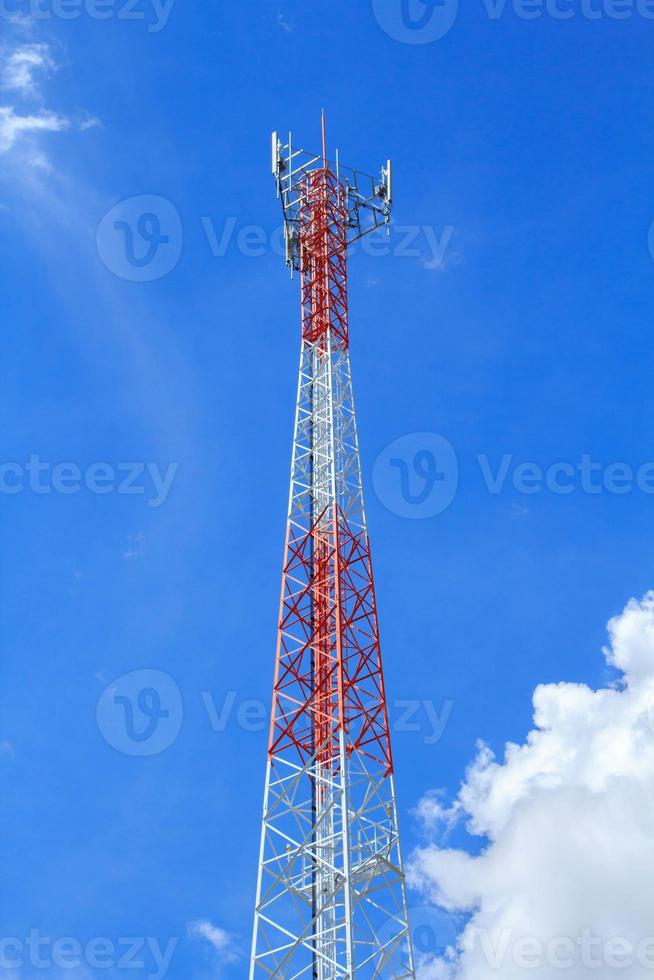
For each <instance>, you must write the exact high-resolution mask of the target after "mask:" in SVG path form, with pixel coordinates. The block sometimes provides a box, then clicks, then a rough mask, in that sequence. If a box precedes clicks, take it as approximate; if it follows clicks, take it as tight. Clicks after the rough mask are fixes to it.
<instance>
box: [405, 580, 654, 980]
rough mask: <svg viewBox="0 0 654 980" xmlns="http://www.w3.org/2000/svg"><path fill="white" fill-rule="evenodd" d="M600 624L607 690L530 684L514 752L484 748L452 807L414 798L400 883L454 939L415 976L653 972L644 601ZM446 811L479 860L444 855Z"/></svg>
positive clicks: (505, 978) (651, 748)
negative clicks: (604, 632)
mask: <svg viewBox="0 0 654 980" xmlns="http://www.w3.org/2000/svg"><path fill="white" fill-rule="evenodd" d="M608 629H609V636H610V646H609V648H608V649H606V650H605V651H604V653H605V657H606V660H607V662H608V664H609V666H610V667H612V668H615V669H616V670H617V671H618V672H619V677H618V678H617V680H616V682H615V684H613V685H611V686H608V687H605V688H602V689H600V690H591V689H590V688H589V687H587V686H585V685H582V684H567V683H561V684H549V685H543V686H540V687H538V688H537V689H536V691H535V694H534V723H535V728H534V730H533V731H531V732H530V733H529V735H528V736H527V739H526V741H525V742H524V744H522V745H514V744H508V745H507V746H506V751H505V757H504V761H503V762H497V761H496V760H495V758H494V757H493V755H492V753H491V752H490V750H489V749H488V748H487V747H486V746H484V745H481V746H480V748H479V752H478V755H477V758H476V759H475V761H474V762H473V764H472V766H471V767H470V769H469V771H468V773H467V775H466V779H465V782H464V784H463V786H462V789H461V791H460V793H459V795H458V798H457V800H456V801H455V803H454V804H453V808H452V807H446V806H444V804H443V803H442V802H441V797H439V796H436V795H433V794H430V795H429V796H428V797H426V798H425V799H424V800H423V801H422V802H421V804H420V807H419V813H420V815H421V816H422V819H423V824H424V825H425V826H426V827H428V828H430V829H431V831H432V834H433V842H432V843H430V844H429V845H427V846H425V847H422V848H420V849H418V850H417V851H416V852H415V853H414V854H413V856H412V860H411V862H410V878H411V881H412V883H413V884H414V885H415V886H417V887H418V888H420V889H422V890H423V892H424V893H425V894H426V895H428V896H429V898H430V899H431V900H432V901H433V902H435V903H437V904H438V905H439V907H440V908H442V909H444V910H446V911H447V912H448V913H449V914H450V915H451V916H452V918H453V920H454V922H455V923H456V924H457V928H458V930H459V938H458V948H457V949H456V950H450V951H449V953H447V952H445V953H443V952H442V951H441V953H440V954H439V955H436V956H428V957H427V958H426V959H425V961H424V962H423V965H422V973H421V980H452V978H457V980H490V978H491V977H492V978H493V980H498V978H499V977H501V978H502V980H517V978H518V977H520V978H524V977H525V976H527V975H528V976H531V977H533V978H535V980H555V978H556V980H559V978H560V977H561V976H562V975H566V974H567V975H568V976H573V977H574V978H575V980H578V978H580V977H585V976H593V977H596V978H597V980H609V978H614V977H615V975H616V971H617V972H619V973H620V974H621V975H622V977H624V978H625V980H642V978H644V977H645V976H651V975H652V971H653V970H654V939H652V937H654V917H653V916H652V909H653V907H654V903H653V900H652V894H653V886H652V882H653V881H654V818H653V813H654V712H653V710H652V706H653V704H654V592H651V593H648V594H647V595H646V596H645V597H644V598H643V599H642V601H640V602H637V601H635V600H632V601H631V602H630V603H629V604H628V605H627V607H626V609H625V610H624V611H623V613H622V614H621V615H620V616H617V617H616V618H614V619H612V620H611V622H610V623H609V626H608ZM453 812H456V813H457V815H461V816H463V817H464V818H465V819H466V821H467V823H466V827H467V830H468V831H469V833H470V834H472V835H476V836H478V837H482V838H485V839H486V842H487V846H486V848H485V850H483V851H482V852H481V853H480V854H478V855H477V856H471V855H470V854H469V853H467V852H466V851H462V850H454V849H451V848H448V847H447V846H445V842H444V837H443V835H442V833H441V834H440V835H439V832H441V831H447V829H448V827H449V826H450V825H451V818H452V814H453ZM475 850H476V851H478V847H476V848H475Z"/></svg>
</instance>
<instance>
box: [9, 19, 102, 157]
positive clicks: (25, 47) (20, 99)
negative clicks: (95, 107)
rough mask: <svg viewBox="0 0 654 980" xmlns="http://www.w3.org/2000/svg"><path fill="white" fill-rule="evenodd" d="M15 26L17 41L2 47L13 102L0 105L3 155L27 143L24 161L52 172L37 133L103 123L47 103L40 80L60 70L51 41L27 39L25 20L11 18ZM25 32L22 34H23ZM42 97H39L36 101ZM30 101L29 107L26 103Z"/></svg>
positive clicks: (80, 128) (84, 127)
mask: <svg viewBox="0 0 654 980" xmlns="http://www.w3.org/2000/svg"><path fill="white" fill-rule="evenodd" d="M12 27H13V28H14V34H15V39H14V44H13V46H12V45H11V44H6V45H5V47H4V48H3V49H2V50H0V90H2V91H4V92H6V93H8V95H7V98H11V99H12V104H8V103H5V104H4V105H0V155H2V154H5V153H7V152H8V151H9V150H11V149H12V148H14V147H16V146H18V145H21V144H22V143H23V142H24V143H25V144H26V153H25V154H24V157H23V160H22V161H21V162H23V163H26V164H27V165H28V166H29V167H30V168H31V169H33V170H39V171H41V173H45V174H49V173H51V172H52V169H53V168H52V166H51V164H50V161H49V159H48V157H47V155H46V154H45V152H44V151H43V149H42V148H41V147H40V146H39V144H38V141H37V137H38V135H39V134H43V133H61V132H63V131H64V130H73V129H76V130H86V129H90V128H91V127H93V126H97V125H99V122H98V120H97V119H96V118H95V117H94V116H92V115H90V114H89V113H86V114H80V113H77V114H76V116H75V117H71V116H69V115H68V114H65V113H62V112H56V111H53V110H51V109H49V108H48V107H46V106H45V105H41V106H39V105H38V102H41V101H44V100H43V98H42V92H41V90H40V87H39V84H38V83H39V81H42V80H43V79H45V78H47V77H48V76H49V75H52V74H54V73H55V72H56V71H58V70H59V65H58V64H57V61H56V59H55V58H54V56H53V54H52V49H51V47H50V45H48V44H45V43H43V42H38V43H37V42H30V43H26V41H25V37H24V34H25V32H26V30H27V27H26V25H25V24H24V23H23V21H22V20H18V21H15V20H14V21H11V22H10V29H11V28H12ZM21 35H22V36H21ZM37 99H38V101H36V100H37ZM26 101H28V102H29V103H30V104H29V108H24V107H23V104H24V103H25V102H26Z"/></svg>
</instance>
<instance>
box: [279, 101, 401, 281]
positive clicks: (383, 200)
mask: <svg viewBox="0 0 654 980" xmlns="http://www.w3.org/2000/svg"><path fill="white" fill-rule="evenodd" d="M316 171H319V172H323V173H331V174H332V175H333V176H334V177H335V178H336V184H337V186H338V188H339V194H340V195H342V207H343V213H344V215H345V236H346V243H347V245H349V244H351V243H352V242H355V241H356V240H357V239H358V238H363V237H364V235H369V234H370V232H372V231H376V230H377V228H381V227H382V226H383V225H385V226H386V227H387V228H388V227H389V225H390V220H391V208H392V205H393V186H392V166H391V161H390V160H387V161H386V165H385V166H382V168H381V173H380V176H379V177H373V176H372V175H371V174H368V173H364V172H363V171H362V170H354V169H353V168H352V167H347V166H345V165H344V164H343V163H341V160H340V154H339V151H338V150H336V151H335V156H334V159H333V160H330V159H328V157H327V141H326V136H325V117H324V114H323V119H322V153H319V154H315V153H310V152H309V151H307V150H304V149H301V148H299V147H296V146H294V145H293V138H292V134H291V133H289V134H288V142H287V143H283V142H282V140H281V139H280V137H279V134H278V133H276V132H275V133H273V134H272V172H273V176H274V178H275V182H276V184H277V196H278V197H279V199H280V200H281V202H282V212H283V215H284V234H285V240H286V264H287V265H288V267H289V269H291V271H293V270H296V271H299V270H300V269H301V254H300V253H301V248H300V214H301V211H302V208H303V206H304V204H305V203H306V200H307V194H308V187H309V184H310V178H311V175H312V174H313V173H315V172H316Z"/></svg>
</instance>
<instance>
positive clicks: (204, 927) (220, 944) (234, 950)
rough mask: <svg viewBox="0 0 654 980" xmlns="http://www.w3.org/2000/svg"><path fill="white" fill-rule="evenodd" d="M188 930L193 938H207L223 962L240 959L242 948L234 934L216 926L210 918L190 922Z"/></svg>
mask: <svg viewBox="0 0 654 980" xmlns="http://www.w3.org/2000/svg"><path fill="white" fill-rule="evenodd" d="M187 931H188V935H189V937H190V938H191V939H206V941H207V942H208V943H210V944H211V946H212V947H213V949H214V951H215V952H216V953H217V955H218V958H219V960H221V962H223V963H237V962H238V961H239V960H240V958H241V949H240V947H239V945H238V943H237V942H236V940H235V938H234V936H232V934H231V933H229V932H227V931H226V930H225V929H221V928H220V926H214V925H213V923H211V922H209V921H208V919H201V920H199V921H197V922H189V924H188V929H187Z"/></svg>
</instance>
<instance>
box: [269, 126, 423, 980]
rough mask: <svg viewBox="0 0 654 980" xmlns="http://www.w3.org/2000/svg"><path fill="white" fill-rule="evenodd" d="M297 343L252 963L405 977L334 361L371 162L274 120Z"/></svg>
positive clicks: (368, 216) (356, 501) (377, 677)
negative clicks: (347, 160) (297, 139)
mask: <svg viewBox="0 0 654 980" xmlns="http://www.w3.org/2000/svg"><path fill="white" fill-rule="evenodd" d="M273 171H274V174H275V177H276V180H277V188H278V192H279V196H280V198H281V201H282V206H283V211H284V221H285V228H286V246H287V262H288V265H289V266H290V267H291V269H295V270H297V271H298V272H299V273H300V278H301V293H302V349H301V355H300V376H299V384H298V397H297V410H296V416H295V439H294V444H293V459H292V472H291V491H290V501H289V511H288V525H287V532H286V549H285V556H284V568H283V576H282V594H281V606H280V615H279V634H278V644H277V663H276V670H275V683H274V692H273V706H272V719H271V729H270V744H269V749H268V767H267V776H266V791H265V800H264V812H263V831H262V836H261V853H260V861H259V878H258V887H257V900H256V912H255V924H254V935H253V942H252V958H251V964H250V980H257V978H263V977H280V978H287V980H291V978H296V977H306V978H309V977H312V978H315V980H336V978H339V977H348V978H357V980H366V978H370V980H372V978H380V980H400V978H403V977H411V978H413V977H414V967H413V954H412V950H411V939H410V933H409V923H408V915H407V903H406V889H405V881H404V872H403V867H402V856H401V851H400V835H399V830H398V821H397V812H396V804H395V791H394V785H393V757H392V754H391V745H390V737H389V726H388V712H387V705H386V692H385V689H384V675H383V671H382V662H381V653H380V646H379V627H378V623H377V609H376V604H375V589H374V584H373V576H372V565H371V559H370V545H369V542H368V533H367V530H366V517H365V510H364V503H363V493H362V485H361V467H360V462H359V447H358V440H357V429H356V419H355V413H354V401H353V397H352V381H351V376H350V358H349V331H348V303H347V247H348V245H349V244H350V243H351V242H352V241H354V240H355V239H357V238H360V237H362V236H363V235H365V234H367V233H368V232H369V231H374V230H375V229H376V228H378V227H380V226H382V225H383V224H388V222H389V219H390V211H391V172H390V163H389V164H388V166H387V167H385V168H384V169H383V170H382V173H381V179H380V180H374V179H373V178H372V177H370V176H367V175H365V174H362V173H360V172H358V171H353V170H351V169H349V168H346V167H343V166H342V165H341V164H340V163H339V161H338V157H337V159H336V161H335V162H334V163H332V162H330V161H328V160H327V158H326V152H325V138H324V120H323V152H322V154H321V155H319V156H313V155H311V154H309V153H306V152H305V151H303V150H298V149H295V148H293V146H292V143H291V138H290V136H289V141H288V143H287V144H286V145H282V143H281V141H280V140H279V139H278V137H277V134H273Z"/></svg>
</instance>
